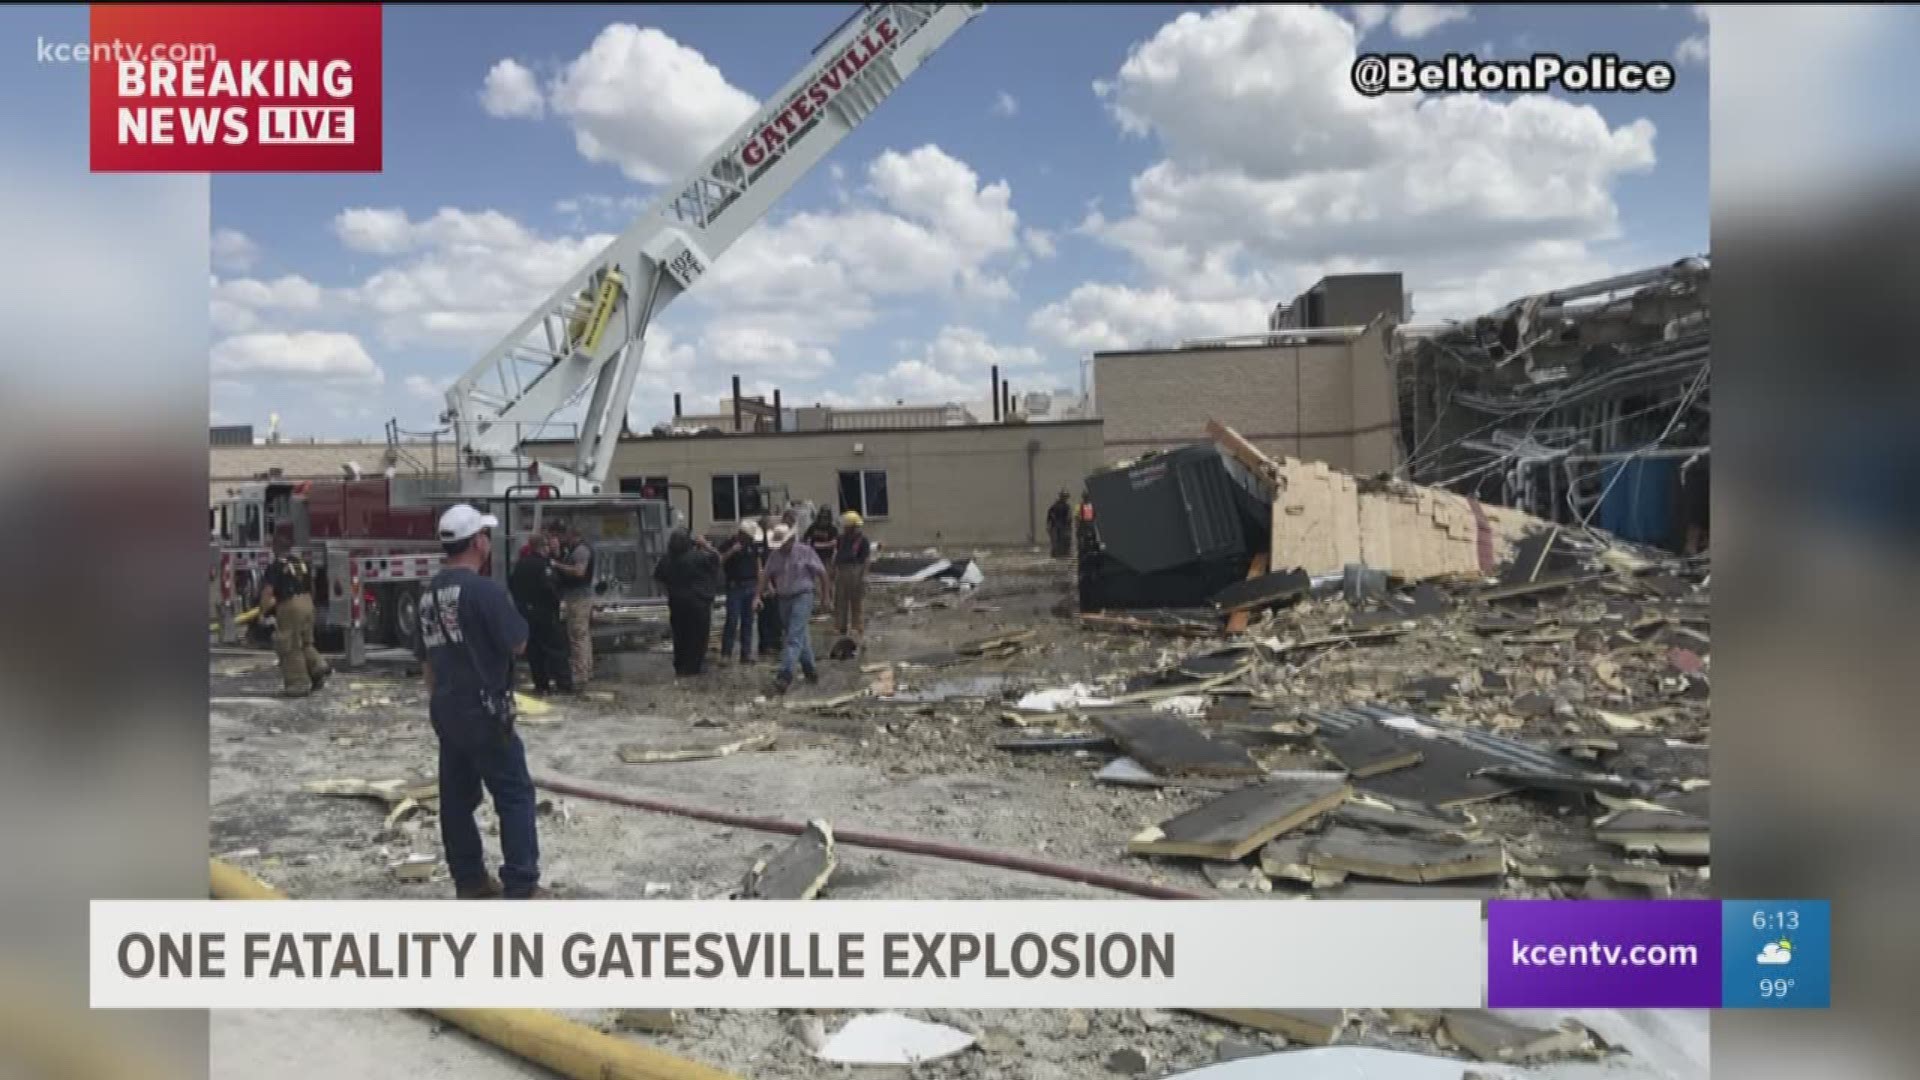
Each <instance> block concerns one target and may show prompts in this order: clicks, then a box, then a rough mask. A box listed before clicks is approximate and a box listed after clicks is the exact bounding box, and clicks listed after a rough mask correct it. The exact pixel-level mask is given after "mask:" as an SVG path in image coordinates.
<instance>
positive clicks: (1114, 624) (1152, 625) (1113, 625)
mask: <svg viewBox="0 0 1920 1080" xmlns="http://www.w3.org/2000/svg"><path fill="white" fill-rule="evenodd" d="M1080 625H1082V626H1086V627H1090V628H1092V629H1095V630H1118V631H1124V632H1128V633H1136V634H1178V635H1182V636H1185V637H1215V636H1217V635H1218V634H1219V633H1220V631H1221V628H1220V627H1219V626H1216V625H1213V624H1210V623H1200V622H1194V621H1192V620H1190V619H1140V618H1134V617H1132V616H1127V615H1111V614H1108V613H1106V612H1102V611H1087V612H1082V613H1081V614H1080Z"/></svg>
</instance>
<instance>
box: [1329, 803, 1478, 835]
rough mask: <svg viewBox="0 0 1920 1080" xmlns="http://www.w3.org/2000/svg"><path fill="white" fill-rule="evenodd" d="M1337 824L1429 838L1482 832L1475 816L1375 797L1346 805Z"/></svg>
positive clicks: (1338, 817) (1337, 812) (1339, 811)
mask: <svg viewBox="0 0 1920 1080" xmlns="http://www.w3.org/2000/svg"><path fill="white" fill-rule="evenodd" d="M1333 816H1334V820H1336V821H1339V822H1341V823H1343V824H1346V825H1359V826H1364V827H1366V828H1369V829H1378V830H1382V831H1385V832H1395V833H1412V834H1418V835H1425V836H1450V837H1458V838H1460V839H1467V838H1470V837H1472V836H1474V835H1475V834H1476V833H1477V832H1478V831H1479V823H1478V822H1476V821H1474V819H1473V818H1472V816H1470V815H1468V814H1466V813H1463V812H1461V811H1459V810H1452V811H1447V810H1441V809H1439V808H1437V807H1432V806H1419V805H1417V804H1413V803H1403V802H1397V801H1389V800H1383V799H1380V798H1377V797H1375V796H1371V795H1364V794H1361V795H1356V796H1354V797H1353V798H1351V799H1348V800H1347V801H1346V802H1344V803H1342V804H1341V805H1340V807H1339V809H1337V810H1335V811H1334V812H1333Z"/></svg>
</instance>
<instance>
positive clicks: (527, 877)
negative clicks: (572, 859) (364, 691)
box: [415, 503, 542, 900]
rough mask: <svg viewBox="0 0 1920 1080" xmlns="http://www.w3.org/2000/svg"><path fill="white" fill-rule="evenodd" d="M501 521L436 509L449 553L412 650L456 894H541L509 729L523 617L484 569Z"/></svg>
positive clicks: (523, 777) (518, 751)
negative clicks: (477, 819)
mask: <svg viewBox="0 0 1920 1080" xmlns="http://www.w3.org/2000/svg"><path fill="white" fill-rule="evenodd" d="M499 525H500V522H499V520H498V519H497V518H495V517H494V516H493V515H491V514H483V513H481V512H480V511H478V510H475V509H474V508H473V507H471V506H468V505H466V504H465V503H462V504H460V505H458V506H454V507H450V508H449V509H448V510H447V512H446V513H444V514H442V515H440V546H441V549H442V550H443V551H445V553H446V561H445V563H444V564H443V565H442V567H441V570H440V572H439V573H438V574H435V575H434V576H433V580H432V581H431V582H430V583H428V585H427V589H426V592H424V593H422V594H421V596H420V635H419V644H418V645H417V646H416V650H415V651H416V655H418V656H419V658H420V661H421V665H422V669H423V671H424V673H425V675H426V679H427V688H428V693H429V698H428V705H427V715H428V716H429V717H430V718H431V719H432V721H433V733H434V735H435V736H437V737H438V738H439V741H440V843H441V846H442V848H444V850H445V851H446V857H447V868H448V869H449V870H450V871H451V872H452V875H453V886H454V895H455V896H457V897H459V898H460V899H462V900H484V899H490V898H492V897H496V896H500V895H502V894H503V893H504V894H505V895H506V896H507V897H509V898H512V899H530V898H534V897H538V896H540V895H542V893H541V890H540V843H539V838H538V835H537V830H536V828H535V825H534V791H533V778H532V776H531V775H529V774H528V772H527V750H526V747H525V746H524V745H522V744H521V742H520V735H519V733H518V732H516V731H515V730H514V708H513V658H514V657H516V656H519V655H520V654H522V653H523V652H525V651H526V647H527V621H526V620H525V619H523V618H521V617H520V612H519V611H517V610H515V608H514V605H513V600H512V598H511V597H510V596H508V595H507V590H506V589H504V588H502V587H501V586H500V583H499V582H497V581H494V580H493V579H492V578H491V577H489V576H488V575H487V567H488V566H489V565H490V560H491V559H492V557H493V530H494V529H496V528H498V527H499ZM482 788H484V789H485V791H486V792H487V793H489V794H491V795H492V796H493V809H494V813H495V815H496V816H497V817H498V818H499V819H500V849H501V865H500V878H499V880H497V881H496V880H495V879H494V878H493V876H492V875H491V874H488V873H487V865H486V852H485V850H484V849H483V848H482V846H481V842H480V829H479V827H478V826H477V825H475V824H474V820H473V812H474V810H475V809H477V808H478V807H479V806H480V798H481V794H482Z"/></svg>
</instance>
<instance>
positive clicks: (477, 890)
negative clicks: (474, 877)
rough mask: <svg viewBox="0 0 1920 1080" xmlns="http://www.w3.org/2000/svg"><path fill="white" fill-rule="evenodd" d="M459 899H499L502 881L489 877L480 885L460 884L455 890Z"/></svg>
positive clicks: (456, 897) (455, 896)
mask: <svg viewBox="0 0 1920 1080" xmlns="http://www.w3.org/2000/svg"><path fill="white" fill-rule="evenodd" d="M453 895H454V898H455V899H457V900H497V899H499V898H500V883H499V882H498V881H495V880H494V879H493V878H491V877H489V878H487V880H485V881H483V882H481V883H480V884H478V885H475V886H472V887H471V888H469V887H467V886H464V885H463V886H458V887H456V888H455V889H454V890H453Z"/></svg>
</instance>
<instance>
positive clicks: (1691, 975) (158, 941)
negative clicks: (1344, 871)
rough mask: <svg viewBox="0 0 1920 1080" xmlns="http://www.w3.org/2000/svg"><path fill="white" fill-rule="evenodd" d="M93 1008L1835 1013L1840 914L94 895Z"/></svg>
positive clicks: (1652, 908) (1782, 908) (1450, 904)
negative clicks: (1834, 924) (1831, 995)
mask: <svg viewBox="0 0 1920 1080" xmlns="http://www.w3.org/2000/svg"><path fill="white" fill-rule="evenodd" d="M91 918H92V925H91V938H92V941H91V948H92V951H91V955H90V957H89V967H90V993H91V1004H92V1005H93V1007H95V1008H140V1009H286V1008H326V1009H353V1008H486V1007H528V1006H541V1007H551V1008H617V1007H626V1008H666V1007H674V1008H741V1009H763V1008H796V1007H808V1008H1095V1009H1098V1008H1163V1009H1165V1008H1214V1009H1220V1008H1387V1007H1398V1008H1480V1007H1483V1006H1491V1007H1495V1008H1502V1007H1513V1008H1539V1007H1568V1008H1583V1007H1615V1008H1618V1007H1627V1008H1723V1007H1724V1008H1745V1007H1767V1008H1825V1007H1826V1006H1827V1004H1828V973H1827V962H1828V961H1827V955H1828V945H1829V940H1828V939H1829V930H1828V910H1827V904H1826V903H1825V902H1824V901H1778V902H1752V901H1724V902H1723V901H1718V900H1698V901H1694V900H1671V901H1663V900H1654V901H1528V900H1521V901H1491V902H1489V903H1488V904H1487V905H1486V910H1485V912H1484V915H1483V912H1482V907H1481V904H1480V903H1479V902H1477V901H1471V900H1468V901H1451V900H1414V901H1321V902H1313V903H1286V902H1276V901H1258V900H1240V901H1235V900H1221V901H1215V902H1181V901H1165V900H1154V901H1134V900H1113V901H1097V902H1092V901H1051V900H1050V901H857V900H856V901H764V902H754V903H724V902H720V903H715V902H686V901H680V902H675V901H658V902H628V901H566V902H532V903H512V902H506V901H501V902H495V903H486V904H476V903H472V902H461V901H453V900H447V901H417V900H400V901H389V900H363V901H352V900H348V901H286V902H278V903H257V902H224V903H223V902H217V901H158V900H156V901H145V900H96V901H94V902H93V904H92V912H91Z"/></svg>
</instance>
